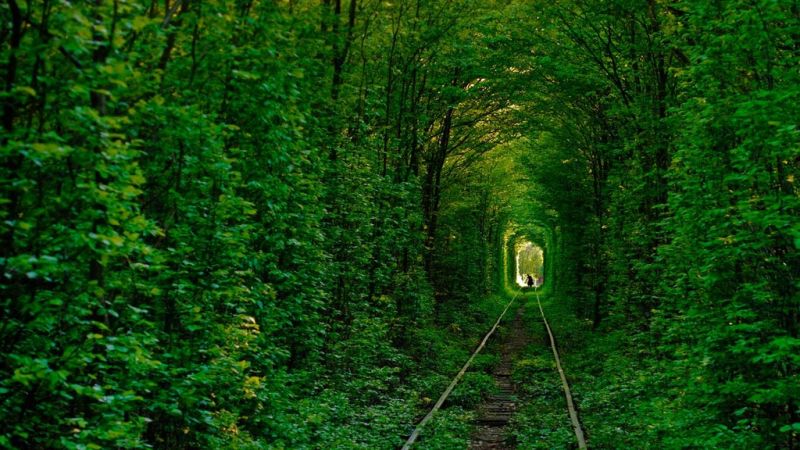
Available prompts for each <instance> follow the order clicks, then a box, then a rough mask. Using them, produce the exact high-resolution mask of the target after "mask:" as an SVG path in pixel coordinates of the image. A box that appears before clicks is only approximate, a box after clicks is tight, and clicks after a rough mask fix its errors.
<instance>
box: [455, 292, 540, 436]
mask: <svg viewBox="0 0 800 450" xmlns="http://www.w3.org/2000/svg"><path fill="white" fill-rule="evenodd" d="M524 310H525V306H524V305H523V306H521V307H520V308H519V309H517V313H516V315H515V316H514V321H513V322H512V323H511V327H510V330H509V333H508V336H506V337H505V339H504V341H503V343H502V344H501V350H500V364H499V365H498V366H497V368H496V369H495V370H494V373H493V376H494V382H495V384H496V385H497V388H498V391H499V392H498V393H497V394H494V395H491V396H489V397H488V398H487V399H486V400H485V401H484V403H483V404H482V405H481V406H480V408H479V409H478V418H477V420H476V427H475V428H476V430H475V433H474V434H473V435H472V438H471V439H470V444H469V448H470V449H471V450H489V449H491V450H507V449H513V448H516V446H515V445H514V443H513V441H512V440H511V439H510V437H509V436H507V429H508V427H507V425H508V422H509V421H510V420H511V417H512V416H513V415H514V412H515V411H516V404H517V399H516V396H515V395H514V391H515V386H514V383H513V382H512V380H511V371H512V369H513V362H514V359H515V358H516V356H517V355H518V354H519V353H520V352H521V351H522V349H523V348H524V347H525V345H526V344H527V343H528V341H529V335H528V333H527V331H526V330H525V325H524V322H523V320H522V315H523V312H524Z"/></svg>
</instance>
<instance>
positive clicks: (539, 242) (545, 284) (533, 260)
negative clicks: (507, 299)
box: [503, 221, 558, 294]
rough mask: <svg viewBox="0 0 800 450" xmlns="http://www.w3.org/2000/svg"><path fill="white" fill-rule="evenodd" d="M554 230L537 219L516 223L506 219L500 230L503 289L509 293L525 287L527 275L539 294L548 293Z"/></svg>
mask: <svg viewBox="0 0 800 450" xmlns="http://www.w3.org/2000/svg"><path fill="white" fill-rule="evenodd" d="M556 244H557V242H556V239H555V231H554V229H553V227H552V226H551V225H550V224H547V223H542V222H540V221H535V222H529V223H526V224H520V223H518V222H513V221H510V222H509V223H508V225H507V226H506V231H505V233H504V246H503V247H504V250H503V267H504V283H503V284H504V288H505V289H506V292H508V293H509V294H512V293H514V292H518V290H519V289H523V288H527V287H528V283H527V281H528V279H527V276H528V275H530V276H531V278H533V280H532V281H533V282H534V283H533V284H534V286H536V287H537V288H538V290H539V292H540V293H542V294H549V293H550V292H551V291H552V289H554V288H555V284H554V282H555V281H556V280H555V267H556V265H557V264H556V263H555V260H554V258H555V255H556V254H557V253H558V252H557V249H556V247H557V245H556Z"/></svg>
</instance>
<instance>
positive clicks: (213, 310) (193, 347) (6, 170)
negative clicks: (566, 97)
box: [0, 0, 510, 449]
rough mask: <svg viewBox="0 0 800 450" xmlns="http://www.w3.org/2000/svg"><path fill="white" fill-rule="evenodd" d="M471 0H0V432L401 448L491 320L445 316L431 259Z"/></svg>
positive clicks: (469, 88)
mask: <svg viewBox="0 0 800 450" xmlns="http://www.w3.org/2000/svg"><path fill="white" fill-rule="evenodd" d="M487 6H488V5H481V4H480V2H471V1H460V2H454V3H453V4H448V5H440V4H439V3H438V2H422V1H417V2H400V3H397V4H389V3H384V2H374V1H363V2H357V1H356V0H353V1H351V2H344V3H343V2H340V1H338V0H336V1H325V2H322V3H320V2H316V1H314V2H312V1H300V2H298V1H292V2H251V1H236V2H233V1H208V2H205V1H202V2H201V1H195V0H183V1H181V0H174V1H170V0H166V1H164V2H163V3H162V2H147V3H145V2H123V1H116V0H114V1H99V2H77V3H76V2H71V3H70V2H57V1H52V0H43V1H40V2H25V3H21V2H18V1H14V0H12V1H9V2H7V3H6V4H4V5H3V6H2V8H0V11H1V12H2V24H1V26H2V29H0V36H2V55H1V56H0V59H1V60H2V61H3V69H2V73H3V80H4V87H3V92H2V103H3V112H2V125H3V134H2V155H1V157H2V161H3V165H2V169H1V170H2V204H3V208H2V212H0V218H2V221H0V234H1V235H2V244H0V248H2V250H0V251H2V255H1V256H0V265H1V266H2V272H3V281H2V288H0V289H2V290H1V291H0V298H1V299H2V300H0V310H1V311H2V313H1V314H2V324H0V342H2V343H1V344H0V345H1V346H2V351H0V353H2V358H1V359H0V361H2V362H0V402H1V403H2V407H0V446H2V447H15V448H76V449H81V448H147V447H156V448H170V449H174V448H304V447H308V448H312V447H314V448H336V447H342V446H364V447H367V448H377V447H388V448H391V447H395V446H397V445H398V439H401V438H403V437H404V436H405V435H406V434H408V433H409V432H410V430H409V429H408V427H409V426H410V425H411V424H412V423H413V421H414V417H415V415H416V414H417V413H418V410H417V408H418V407H424V406H425V404H424V402H422V400H420V398H422V397H431V396H434V395H438V394H437V392H438V391H439V390H440V389H441V387H442V385H443V384H446V381H447V380H446V378H444V377H442V376H441V375H439V372H442V373H447V372H448V371H451V370H452V369H453V367H455V365H457V364H460V363H461V361H462V360H463V359H464V355H463V354H462V353H461V352H462V350H463V349H466V348H468V347H469V346H470V345H471V344H472V341H471V337H472V335H473V334H475V333H477V332H479V331H480V330H481V329H482V328H483V327H482V326H480V324H481V323H482V321H483V320H488V319H486V318H485V317H488V316H490V315H492V314H479V313H476V314H475V315H470V316H463V317H459V316H458V315H456V316H455V317H451V316H449V315H446V317H445V319H443V320H446V321H447V322H446V324H447V325H452V327H451V328H452V329H453V330H454V331H453V332H452V333H444V332H439V331H438V330H437V329H436V324H435V322H434V319H436V317H435V316H434V315H433V311H434V308H433V301H434V296H433V292H434V289H433V287H432V285H431V279H432V278H431V277H429V275H428V274H429V273H433V272H430V271H429V272H426V270H425V269H431V267H433V266H434V265H436V266H437V267H439V268H440V269H442V270H443V271H457V270H459V269H458V267H459V265H460V261H459V260H458V259H457V258H450V257H449V256H447V255H448V254H447V253H446V252H444V253H442V255H443V257H444V259H442V260H435V257H434V255H433V254H432V252H431V249H432V248H433V247H434V246H435V244H434V242H435V241H436V240H437V239H438V236H440V235H441V232H440V231H439V228H438V227H437V221H438V217H439V210H440V206H441V186H443V185H444V184H445V182H444V181H443V172H444V171H445V167H446V166H447V160H448V159H449V158H456V159H458V160H460V161H461V164H462V165H464V166H466V165H469V164H470V161H471V160H472V159H474V157H473V155H479V154H480V153H482V152H483V151H485V150H487V149H488V148H490V147H491V143H492V141H494V140H497V138H494V139H488V138H487V137H486V135H487V134H488V132H489V131H491V129H490V127H489V126H488V125H485V124H484V125H481V124H479V122H480V120H481V119H482V118H486V117H495V116H497V115H499V114H500V111H501V109H502V107H503V106H504V105H506V104H507V103H508V98H509V96H508V95H504V94H502V92H503V90H504V89H505V90H506V91H507V90H509V89H510V87H508V86H506V85H503V84H502V83H500V81H499V80H498V78H497V77H496V76H493V74H497V73H498V72H499V71H502V70H503V69H504V67H503V66H502V65H501V62H502V61H501V60H500V59H498V58H497V57H496V55H494V54H493V53H491V52H490V51H489V50H488V46H489V45H490V44H491V42H490V41H491V39H492V38H491V36H492V35H493V33H492V32H491V26H492V25H491V22H490V21H488V20H487V18H488V17H489V16H490V15H491V13H492V12H491V9H490V8H488V7H487ZM459 8H461V11H462V12H463V11H472V12H474V14H471V15H470V14H468V15H467V16H464V17H462V16H460V15H459V14H458V12H459ZM467 19H468V20H467ZM481 78H485V79H486V80H491V81H487V82H486V83H485V84H481V85H480V86H476V85H475V80H477V79H481ZM444 177H445V178H446V177H447V175H446V174H445V176H444ZM484 209H485V211H484V213H483V215H481V216H480V217H473V214H472V212H469V213H468V214H467V216H468V217H469V218H470V220H474V221H479V222H480V223H481V224H482V227H483V228H479V229H475V230H472V231H473V234H471V235H470V236H469V239H470V240H469V242H470V243H472V242H475V247H469V248H468V252H467V253H466V254H463V255H462V256H464V257H465V258H467V259H471V260H476V261H480V262H479V263H476V265H475V267H476V269H475V270H478V269H480V270H484V269H483V266H484V262H485V261H486V259H487V258H488V256H487V255H489V254H491V253H492V251H491V250H488V248H489V247H491V246H492V245H495V239H494V238H493V237H492V236H494V235H493V234H492V233H495V234H496V233H497V228H498V222H497V220H499V219H497V216H496V215H490V213H488V212H487V211H489V210H490V205H489V204H488V203H487V204H486V205H485V206H484ZM462 223H467V222H462ZM470 245H472V244H470ZM476 256H480V258H481V259H476ZM448 258H449V259H448ZM484 272H485V271H484ZM469 275H470V277H472V275H473V274H472V273H470V274H469ZM488 279H489V278H488V275H486V273H484V276H483V277H478V278H475V279H474V281H470V287H469V289H468V292H469V293H470V294H471V295H475V296H477V295H478V294H480V295H482V294H483V293H485V292H486V287H487V286H489V281H486V280H488ZM433 281H434V282H436V283H439V281H437V279H436V278H435V276H434V277H433ZM440 284H441V283H440ZM486 305H488V306H486ZM486 305H485V306H484V308H491V307H492V306H491V305H494V303H489V304H486ZM460 308H461V311H464V310H465V309H464V308H463V307H460ZM474 308H476V307H474V306H469V307H468V308H467V309H466V310H467V311H471V310H473V309H474ZM445 313H446V311H445ZM445 313H443V314H445ZM462 329H464V330H466V331H461V330H462ZM426 338H431V339H435V340H436V341H437V343H436V344H437V345H440V346H442V347H443V348H445V349H447V351H449V352H452V353H453V355H452V358H443V359H442V360H441V361H439V362H438V363H437V364H432V363H431V362H430V361H431V360H432V359H433V358H437V359H438V358H441V355H432V354H430V348H429V347H428V346H425V345H422V346H421V345H419V342H420V341H422V340H424V339H426ZM462 347H463V349H462Z"/></svg>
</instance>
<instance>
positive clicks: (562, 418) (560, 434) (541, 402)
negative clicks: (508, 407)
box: [511, 295, 575, 449]
mask: <svg viewBox="0 0 800 450" xmlns="http://www.w3.org/2000/svg"><path fill="white" fill-rule="evenodd" d="M526 301H527V303H528V304H527V307H526V308H525V313H524V315H523V321H524V324H525V327H526V329H527V330H529V333H530V334H529V337H530V341H529V343H528V345H527V346H526V347H525V349H524V350H523V351H522V353H521V354H520V355H519V356H518V357H517V359H516V360H515V361H514V366H513V372H512V377H513V379H514V382H515V384H516V385H517V396H518V398H519V402H518V405H517V408H518V409H517V413H516V414H515V415H514V417H513V418H512V421H511V434H512V435H513V437H514V439H515V440H516V443H517V446H518V447H517V448H519V449H545V448H548V449H549V448H553V449H555V448H568V447H569V446H570V445H571V444H572V443H573V442H574V440H575V438H574V436H573V435H572V430H571V426H570V422H569V416H568V415H567V410H566V404H565V401H564V393H563V390H562V388H561V381H560V379H559V377H558V372H557V371H556V365H555V361H554V359H553V354H552V352H551V351H550V347H549V343H548V340H547V332H546V331H545V328H544V325H543V323H542V319H541V315H540V313H539V308H538V307H537V305H536V297H534V296H533V295H529V296H526Z"/></svg>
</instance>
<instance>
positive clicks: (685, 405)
mask: <svg viewBox="0 0 800 450" xmlns="http://www.w3.org/2000/svg"><path fill="white" fill-rule="evenodd" d="M526 11H528V12H529V13H530V14H529V17H533V16H534V14H536V18H535V19H533V20H532V21H531V22H530V23H531V24H532V25H531V28H532V29H534V30H535V31H534V32H533V33H531V35H530V36H529V38H530V41H529V42H530V45H531V47H532V48H533V49H534V53H535V56H534V57H533V58H531V59H530V63H529V66H526V67H525V70H528V71H530V73H531V74H532V76H531V79H532V80H533V82H534V83H535V85H536V86H537V88H538V92H539V102H540V106H539V107H538V108H534V109H532V111H533V112H534V113H533V114H532V117H534V121H533V122H532V125H533V130H534V132H533V135H532V136H533V138H532V140H531V142H530V148H531V153H530V155H529V156H528V157H527V158H526V160H527V162H526V163H525V165H526V166H527V170H526V172H528V173H529V174H530V176H531V178H532V180H533V182H534V183H535V184H536V189H538V190H539V191H540V194H539V195H537V200H538V202H539V203H540V204H539V208H540V209H541V210H542V211H548V210H554V211H555V212H556V213H557V217H558V219H557V225H556V226H557V227H558V229H559V230H560V231H561V233H562V236H561V242H563V249H562V255H561V259H560V264H562V266H563V267H562V269H561V271H560V272H559V274H560V277H561V280H559V283H561V282H562V281H564V277H568V279H570V280H575V281H576V283H574V284H568V285H563V284H560V286H562V287H564V289H563V290H562V292H567V291H569V292H571V293H572V294H573V295H575V296H576V297H577V298H578V299H579V301H578V302H577V306H576V308H577V312H578V313H579V314H580V315H581V316H583V317H587V318H590V319H592V321H593V323H594V326H595V329H597V330H614V329H622V330H625V332H626V333H627V334H626V336H628V338H627V339H628V342H629V344H628V345H632V346H633V347H635V348H638V349H639V350H638V351H641V352H642V353H640V354H639V357H640V358H645V360H646V361H649V362H648V363H646V365H649V370H652V371H653V372H654V373H655V372H658V373H664V374H665V375H666V378H665V379H661V382H658V383H655V384H653V385H652V386H649V387H648V386H647V384H646V382H641V381H638V382H637V381H635V380H634V381H633V384H638V385H640V386H639V387H637V389H642V390H644V392H645V394H644V395H640V396H637V398H638V399H639V400H638V401H650V402H652V403H651V404H652V405H653V407H654V408H659V409H661V410H664V409H666V410H669V411H671V412H670V413H669V414H668V415H667V417H661V418H659V419H658V420H657V421H656V422H657V423H652V424H651V425H652V428H651V430H652V431H650V432H647V433H645V434H644V435H645V436H646V437H645V438H644V439H645V441H640V443H641V442H646V443H647V445H651V446H656V447H660V446H668V447H686V446H688V447H696V446H712V447H726V448H733V447H736V448H740V447H741V448H753V447H770V448H777V447H781V448H795V447H796V446H797V445H798V428H799V427H800V420H798V416H799V414H800V412H799V411H800V391H798V390H797V386H798V369H800V366H798V364H799V363H800V360H798V358H797V350H798V346H800V339H798V332H799V331H800V328H799V324H798V310H799V307H800V294H799V293H798V278H797V274H798V273H800V254H799V253H798V247H800V241H798V236H800V227H799V226H798V223H799V222H798V212H800V210H799V209H798V207H800V197H798V190H797V187H796V177H797V175H798V169H800V131H798V123H797V118H798V117H800V110H798V106H797V105H798V104H800V102H799V100H800V89H798V83H797V82H798V79H797V77H798V72H797V67H798V64H800V53H798V46H799V45H800V41H798V34H797V33H798V30H800V11H798V8H797V5H796V4H794V3H793V2H781V1H778V2H767V1H756V2H739V1H726V2H700V1H697V2H696V1H681V2H659V1H612V2H588V3H587V2H558V4H548V3H547V2H535V3H534V4H532V5H531V6H530V9H527V10H526ZM565 269H566V270H565ZM615 339H619V338H618V337H617V338H615ZM618 343H619V344H621V342H619V341H618ZM644 343H647V344H644ZM646 370H648V369H644V371H646ZM604 373H605V372H604ZM639 373H640V374H641V373H642V372H639ZM601 376H602V377H607V378H609V379H612V378H613V376H614V375H613V374H611V373H610V372H609V373H605V375H601ZM637 376H640V375H637ZM651 378H653V380H655V378H656V377H651ZM663 389H666V391H664V390H663ZM633 416H634V415H631V417H633ZM638 417H639V419H638V420H642V421H646V420H655V419H653V418H647V417H645V416H641V415H640V416H638ZM661 419H663V420H661ZM641 425H642V427H643V428H642V429H646V428H644V425H645V424H644V423H642V424H641Z"/></svg>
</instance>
